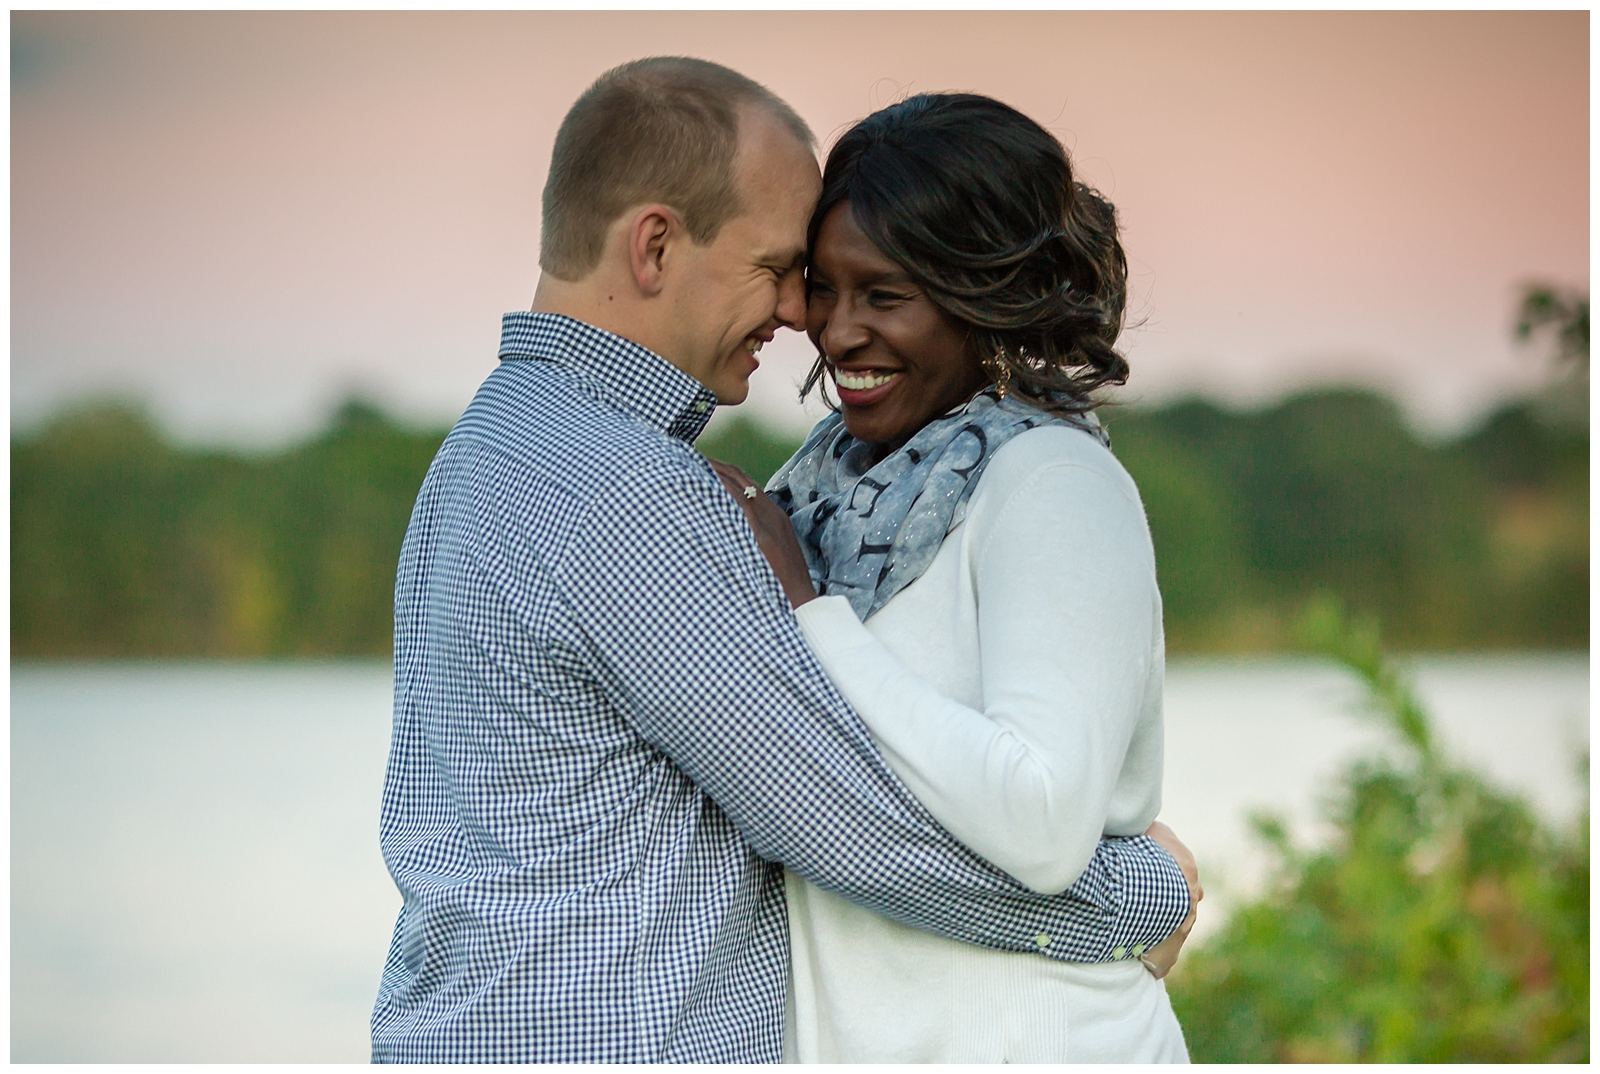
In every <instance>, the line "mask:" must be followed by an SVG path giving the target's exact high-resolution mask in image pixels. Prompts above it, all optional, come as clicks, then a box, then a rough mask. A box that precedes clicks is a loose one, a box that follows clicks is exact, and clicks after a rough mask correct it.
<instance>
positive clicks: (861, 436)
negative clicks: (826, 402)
mask: <svg viewBox="0 0 1600 1074" xmlns="http://www.w3.org/2000/svg"><path fill="white" fill-rule="evenodd" d="M864 409H867V408H858V407H852V406H850V405H849V404H844V405H842V406H840V407H839V416H840V417H841V418H843V419H844V427H845V429H846V430H847V431H848V432H849V433H850V435H851V436H853V437H855V438H856V439H857V440H860V441H862V442H863V443H867V444H880V445H881V444H889V443H893V442H894V441H895V440H896V439H899V440H900V441H902V442H903V441H904V440H905V439H906V437H904V436H900V435H899V429H898V428H897V427H896V425H895V423H894V422H892V421H884V420H883V417H884V415H876V414H872V413H870V411H869V412H868V413H863V412H862V411H863V410H864Z"/></svg>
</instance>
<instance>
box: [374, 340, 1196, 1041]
mask: <svg viewBox="0 0 1600 1074" xmlns="http://www.w3.org/2000/svg"><path fill="white" fill-rule="evenodd" d="M500 357H501V358H502V359H503V361H502V363H501V365H500V366H499V368H497V369H496V370H495V371H494V372H493V373H492V374H491V375H490V376H489V378H488V380H486V381H485V382H484V384H483V387H482V388H481V389H480V390H479V392H478V394H477V397H476V398H475V399H474V400H473V402H472V404H471V406H469V407H468V408H467V411H466V413H465V414H464V415H463V416H462V418H461V420H460V421H459V422H458V423H457V424H456V427H455V429H454V430H453V431H452V432H451V434H450V436H449V437H448V438H447V439H446V440H445V442H444V445H443V446H442V447H441V448H440V449H439V454H438V456H437V457H436V458H435V459H434V461H433V465H432V467H431V468H430V469H429V471H428V476H427V479H426V480H425V481H424V482H423V485H422V490H421V492H420V494H419V495H418V497H417V504H416V508H415V510H414V511H413V512H412V516H411V524H410V528H409V529H408V530H407V533H406V539H405V545H404V548H403V550H402V552H401V556H400V567H399V577H398V579H397V582H396V585H395V652H394V661H395V715H394V737H393V742H392V747H391V751H390V756H389V767H388V774H387V778H386V781H385V784H384V794H383V817H382V844H383V852H384V857H385V859H386V861H387V862H388V865H389V869H390V872H391V873H392V874H393V876H394V880H395V883H396V884H397V885H398V886H399V888H400V892H401V894H402V895H403V897H404V905H403V907H402V909H401V911H400V917H399V920H398V922H397V923H396V925H395V932H394V942H393V945H392V947H391V949H390V953H389V959H388V963H387V965H386V966H385V967H384V972H383V980H382V984H381V986H380V990H379V994H378V1001H377V1006H376V1009H375V1010H374V1011H373V1016H372V1050H373V1058H374V1059H375V1060H385V1061H396V1062H451V1061H462V1062H523V1061H526V1062H653V1061H693V1062H764V1061H777V1060H778V1059H779V1058H780V1057H781V1050H782V1048H781V1044H782V1033H783V1007H784V987H785V980H786V975H787V969H788V932H787V921H786V917H785V911H784V902H783V882H782V873H781V869H782V867H783V866H788V867H789V868H791V869H794V870H795V871H796V872H797V873H799V874H800V875H802V876H804V877H806V878H807V879H809V880H811V881H812V882H814V883H816V884H819V885H821V886H823V887H825V888H829V889H831V890H834V891H837V892H840V893H842V894H844V895H845V896H847V897H849V898H851V899H854V900H856V901H858V902H860V903H862V904H863V905H865V906H868V907H870V908H872V909H873V910H875V911H878V912H880V913H883V914H887V915H889V916H890V917H893V918H896V919H898V920H901V921H904V922H907V923H909V924H912V925H915V926H918V927H921V928H926V929H931V930H933V931H935V932H938V933H941V934H943V935H945V936H949V937H953V938H955V939H958V940H963V941H967V942H970V943H976V944H983V945H986V946H989V947H996V948H1003V949H1008V950H1014V951H1019V952H1032V953H1033V954H1030V955H1028V956H1027V957H1051V958H1060V959H1068V960H1072V961H1089V962H1093V961H1105V960H1109V959H1112V958H1118V957H1126V952H1127V950H1128V949H1129V948H1131V947H1132V946H1133V945H1135V944H1140V943H1143V944H1151V943H1154V942H1156V941H1158V940H1160V939H1161V938H1163V937H1164V936H1166V935H1167V934H1168V933H1170V932H1171V931H1172V930H1173V929H1174V928H1176V926H1177V925H1178V923H1179V922H1180V921H1181V920H1182V918H1183V917H1184V915H1185V914H1186V913H1187V911H1188V907H1189V894H1188V889H1187V887H1186V886H1185V884H1184V881H1183V877H1182V874H1181V873H1180V872H1179V871H1178V869H1177V866H1176V865H1175V864H1174V863H1173V861H1172V859H1171V858H1170V857H1169V856H1168V855H1167V854H1166V852H1165V851H1163V850H1161V849H1160V848H1159V847H1157V846H1156V845H1155V844H1154V843H1153V842H1151V841H1150V840H1149V839H1146V838H1143V837H1140V838H1136V839H1123V840H1107V841H1105V842H1103V843H1102V844H1101V845H1100V848H1099V850H1098V851H1097V853H1096V855H1095V858H1094V860H1093V861H1092V862H1091V863H1090V866H1089V869H1088V871H1087V872H1086V873H1085V874H1084V876H1083V878H1082V879H1081V880H1079V881H1078V882H1077V883H1076V884H1075V885H1073V888H1072V890H1071V891H1070V892H1069V893H1067V894H1066V895H1061V896H1054V897H1046V896H1039V895H1035V894H1032V893H1030V892H1028V891H1027V890H1026V889H1025V888H1023V887H1022V886H1021V885H1019V884H1018V883H1016V882H1015V881H1014V880H1012V879H1011V878H1009V877H1008V876H1006V875H1005V874H1003V873H1001V872H1000V871H999V870H997V869H996V868H994V867H993V866H991V865H989V864H988V863H987V862H985V861H984V860H982V859H981V858H979V857H977V856H976V855H975V854H973V853H972V852H971V851H969V850H967V849H966V848H965V847H963V846H962V845H961V844H960V843H958V842H956V840H955V839H954V838H952V837H951V836H950V835H948V834H947V833H946V832H944V831H943V830H942V829H941V828H940V827H939V826H938V824H937V823H936V822H935V821H934V820H933V819H932V817H931V816H929V814H928V813H927V812H926V811H925V810H924V809H923V808H922V807H921V806H920V805H919V804H918V803H917V801H916V800H915V799H914V798H912V797H911V795H910V794H909V793H907V791H906V790H905V789H904V787H903V786H901V784H900V783H899V782H898V781H897V779H896V778H895V776H894V775H893V773H892V772H891V771H890V770H889V769H888V767H887V766H886V765H885V764H884V762H883V761H882V759H881V758H880V757H879V755H878V754H877V752H876V750H875V749H874V747H873V745H872V743H871V741H870V739H869V737H868V734H867V732H866V729H865V728H864V727H863V725H862V724H861V723H860V721H859V719H858V718H857V717H856V715H855V714H854V713H853V712H852V711H851V710H850V708H849V706H848V705H847V704H846V703H845V701H844V699H843V698H842V697H841V696H840V694H839V693H838V691H837V690H836V689H835V688H834V687H833V685H832V684H831V683H830V682H829V680H828V679H827V677H826V675H825V674H824V673H823V671H822V669H821V668H820V667H819V666H818V664H817V662H816V660H815V658H814V657H813V656H812V655H811V653H810V651H809V650H808V649H807V648H806V645H805V642H804V641H803V639H802V637H801V635H800V632H799V629H798V627H797V626H796V623H795V620H794V616H793V612H792V610H791V609H790V607H789V604H788V602H787V600H786V599H785V598H784V595H783V591H782V589H781V588H780V587H779V585H778V582H777V579H776V577H775V576H774V575H773V574H772V572H771V571H770V569H768V567H767V564H766V561H765V560H764V559H763V558H762V555H761V553H760V551H759V549H758V548H757V546H756V544H755V540H754V538H753V537H752V535H751V532H750V528H749V527H748V526H747V525H746V523H745V521H744V518H743V516H742V515H741V513H740V510H739V507H738V506H737V504H735V503H734V501H733V499H732V497H730V496H729V495H728V494H727V492H726V491H725V490H724V489H723V487H722V484H721V483H720V481H718V479H717V477H716V476H715V474H714V473H713V472H712V470H711V468H710V467H709V466H708V465H707V464H706V462H705V461H704V459H702V458H701V457H700V455H699V454H698V453H697V452H696V451H695V450H694V448H693V447H692V446H691V443H692V441H693V439H694V438H695V437H696V436H697V435H698V434H699V433H700V431H701V430H702V429H703V428H704V427H705V423H706V421H707V419H709V417H710V416H711V411H712V409H713V408H714V406H715V402H716V400H715V399H714V398H713V397H712V395H711V394H710V393H709V392H707V391H706V390H705V388H703V387H702V386H701V385H700V384H699V383H697V382H696V381H695V380H693V379H692V378H691V377H689V376H688V375H687V374H685V373H683V372H681V371H680V370H678V369H677V368H676V367H674V366H672V365H671V364H669V363H668V362H666V361H665V360H664V359H662V358H660V357H659V356H657V355H655V354H653V353H652V352H650V351H648V350H646V349H645V348H643V347H640V346H638V345H636V344H633V343H630V342H628V341H627V340H624V339H621V338H619V337H617V336H614V335H611V334H610V333H607V332H603V331H601V330H599V329H596V328H594V327H591V326H589V325H586V324H583V323H582V322H579V321H575V320H572V319H569V318H566V317H560V316H555V315H551V314H531V313H512V314H507V315H506V317H505V321H504V329H503V337H502V343H501V347H500ZM778 863H782V864H781V865H780V864H778Z"/></svg>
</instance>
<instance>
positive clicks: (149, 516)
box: [11, 391, 1589, 657]
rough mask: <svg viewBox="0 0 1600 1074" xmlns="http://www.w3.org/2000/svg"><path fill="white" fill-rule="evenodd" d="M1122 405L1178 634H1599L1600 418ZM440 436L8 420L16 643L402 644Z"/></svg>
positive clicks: (1440, 638)
mask: <svg viewBox="0 0 1600 1074" xmlns="http://www.w3.org/2000/svg"><path fill="white" fill-rule="evenodd" d="M1104 413H1105V416H1106V420H1107V424H1108V427H1109V428H1110V430H1111V435H1112V442H1113V449H1114V450H1115V452H1116V453H1117V455H1118V456H1119V458H1121V459H1122V461H1123V463H1124V465H1126V466H1127V468H1128V470H1129V471H1130V472H1131V473H1132V474H1133V476H1134V478H1135V480H1136V481H1137V482H1138V484H1139V488H1140V491H1141V493H1142V495H1143V497H1144V501H1145V507H1146V510H1147V512H1148V514H1149V517H1150V525H1151V530H1152V534H1153V537H1154V540H1155V546H1156V556H1157V569H1158V572H1159V577H1160V583H1161V588H1162V593H1163V596H1164V599H1165V603H1166V623H1167V635H1168V644H1169V648H1170V649H1171V650H1172V651H1174V652H1207V651H1213V652H1214V651H1234V652H1239V651H1262V650H1274V649H1283V648H1289V647H1293V646H1294V645H1295V644H1296V643H1295V641H1294V635H1293V630H1292V623H1293V621H1294V617H1295V616H1296V615H1297V614H1298V611H1299V609H1300V608H1301V607H1302V606H1303V605H1304V603H1305V601H1306V600H1307V599H1308V598H1309V597H1312V596H1314V595H1316V594H1324V593H1325V594H1332V595H1335V596H1338V597H1340V598H1341V599H1343V600H1344V601H1345V602H1346V603H1347V604H1348V605H1349V606H1350V607H1351V608H1352V609H1354V610H1356V611H1357V612H1361V613H1367V614H1375V615H1378V616H1380V617H1381V618H1382V620H1383V622H1384V623H1385V625H1386V630H1387V632H1388V634H1389V636H1390V638H1391V639H1392V640H1393V641H1394V642H1395V643H1396V644H1397V645H1399V646H1401V647H1404V648H1410V649H1461V648H1517V647H1571V646H1586V645H1587V644H1588V591H1589V586H1588V577H1589V573H1588V572H1589V564H1588V455H1589V449H1588V431H1587V428H1586V426H1582V425H1576V424H1572V423H1570V422H1569V423H1565V424H1564V423H1562V422H1559V421H1553V420H1550V419H1549V418H1548V417H1547V416H1545V415H1544V414H1543V413H1542V412H1541V408H1540V406H1539V405H1537V404H1535V403H1532V402H1524V403H1518V404H1515V405H1511V406H1508V407H1506V408H1504V409H1502V410H1500V411H1498V412H1496V413H1495V414H1493V415H1492V416H1491V417H1490V418H1488V419H1487V420H1486V421H1485V422H1483V424H1482V425H1481V426H1480V427H1479V428H1478V429H1476V430H1475V431H1473V432H1472V433H1471V434H1470V435H1467V436H1465V437H1462V438H1460V439H1458V440H1456V441H1454V442H1451V443H1447V444H1442V445H1441V444H1430V443H1428V442H1426V441H1423V440H1420V439H1418V438H1417V437H1416V436H1414V435H1413V434H1412V433H1411V432H1410V431H1409V430H1408V428H1407V426H1406V424H1405V422H1404V421H1403V420H1402V418H1401V416H1400V414H1399V412H1398V410H1397V409H1396V408H1395V407H1394V405H1393V404H1392V403H1390V402H1388V401H1387V400H1385V399H1382V398H1380V397H1378V396H1375V395H1371V394H1368V393H1363V392H1358V391H1322V392H1314V393H1309V394H1305V395H1300V396H1297V397H1295V398H1292V399H1289V400H1287V401H1285V402H1283V403H1281V404H1279V405H1276V406H1272V407H1268V408H1265V409H1261V410H1256V411H1253V412H1246V413H1234V412H1231V411H1228V410H1225V409H1221V408H1219V407H1217V406H1215V405H1213V404H1210V403H1206V402H1200V401H1189V402H1183V403H1179V404H1176V405H1172V406H1166V407H1161V408H1153V409H1133V408H1110V409H1108V410H1107V411H1105V412H1104ZM444 435H445V430H443V429H434V430H422V431H418V430H414V429H408V428H405V427H403V426H401V425H399V424H397V423H395V422H393V421H391V420H390V419H388V418H387V417H386V416H385V415H384V414H382V413H381V412H379V411H378V410H376V409H374V408H372V407H370V406H366V405H363V404H361V403H358V402H352V403H349V404H347V405H346V406H344V407H343V408H342V409H341V410H340V411H339V412H338V415H337V416H336V418H335V420H334V421H333V423H332V424H331V426H330V427H329V428H328V429H327V430H326V431H325V432H324V433H323V434H322V435H320V436H317V437H316V438H314V439H312V440H310V441H308V442H306V443H303V444H301V445H299V446H296V447H294V448H292V449H290V450H287V451H284V452H281V453H279V454H276V455H272V456H266V457H247V456H243V455H238V454H233V453H228V452H222V451H206V450H192V449H184V448H180V447H177V446H175V445H173V444H172V443H170V442H169V441H168V440H167V439H165V438H164V437H163V436H162V435H161V434H160V433H159V431H158V430H157V429H156V428H155V427H154V426H153V425H152V423H151V422H150V421H149V420H148V419H147V418H146V417H145V416H144V415H143V414H141V413H140V412H139V411H138V410H137V409H134V408H130V407H123V406H110V407H100V408H96V409H91V410H85V411H81V412H78V413H74V414H70V415H67V416H64V417H62V418H61V419H59V420H57V421H55V422H54V423H53V424H51V425H49V426H48V427H47V428H45V429H43V430H42V431H40V432H38V433H37V434H35V435H32V436H30V437H28V438H26V439H21V440H13V442H12V446H11V579H12V590H11V593H12V597H11V600H12V607H11V611H12V618H11V644H12V653H13V655H14V656H19V657H110V656H290V655H302V656H309V655H379V654H385V653H387V652H388V651H389V649H390V642H391V633H392V629H393V624H392V618H391V617H392V602H393V586H394V569H395V564H396V560H397V558H398V555H399V550H400V542H401V539H402V537H403V536H404V533H405V527H406V522H407V520H408V518H409V516H410V511H411V506H412V503H413V501H414V499H415V497H416V493H417V489H418V487H419V486H420V485H421V482H422V478H423V475H424V474H425V473H426V471H427V467H428V463H429V461H430V460H431V459H432V457H433V455H434V453H435V451H437V449H438V447H439V444H440V443H441V441H442V440H443V438H444ZM699 446H700V447H701V448H702V449H703V450H704V451H705V452H706V453H707V454H709V455H712V456H715V457H720V458H726V459H728V460H729V461H732V462H735V463H737V464H738V465H740V466H742V467H743V468H745V469H746V470H748V471H749V472H750V473H752V474H754V475H756V476H758V477H762V478H764V477H765V476H767V475H769V474H770V473H772V472H773V471H774V470H775V469H776V468H777V467H778V465H779V464H781V463H782V461H783V460H784V459H785V458H787V457H788V455H789V453H790V452H791V451H793V450H794V448H795V447H796V446H798V440H797V439H794V438H786V437H783V436H778V435H774V434H772V433H770V432H768V431H766V430H764V429H763V428H762V427H760V426H758V425H756V424H755V423H753V422H751V421H750V420H748V419H744V418H739V419H736V420H734V421H732V422H729V423H726V424H724V425H722V426H720V428H719V429H718V430H717V431H715V432H714V433H712V434H708V435H707V436H706V437H703V438H702V440H701V443H700V445H699Z"/></svg>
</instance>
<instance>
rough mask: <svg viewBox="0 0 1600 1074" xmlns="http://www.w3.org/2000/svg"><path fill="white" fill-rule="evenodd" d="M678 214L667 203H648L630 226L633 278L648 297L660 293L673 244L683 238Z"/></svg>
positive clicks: (629, 250)
mask: <svg viewBox="0 0 1600 1074" xmlns="http://www.w3.org/2000/svg"><path fill="white" fill-rule="evenodd" d="M683 235H684V231H683V224H682V223H681V222H680V221H679V220H678V214H677V213H675V212H673V211H672V210H671V209H670V208H668V207H667V206H665V205H646V206H645V207H644V208H642V209H640V210H639V211H638V212H636V213H634V214H633V222H632V224H630V225H629V227H628V264H629V267H630V268H631V269H632V270H633V282H634V283H635V284H636V285H638V288H639V291H640V293H642V294H644V295H645V296H647V297H651V296H654V295H658V294H660V293H661V289H662V287H664V286H665V283H666V266H667V261H668V258H669V256H670V254H671V251H672V248H673V247H674V246H676V245H677V244H678V242H679V241H680V240H681V239H682V238H683Z"/></svg>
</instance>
